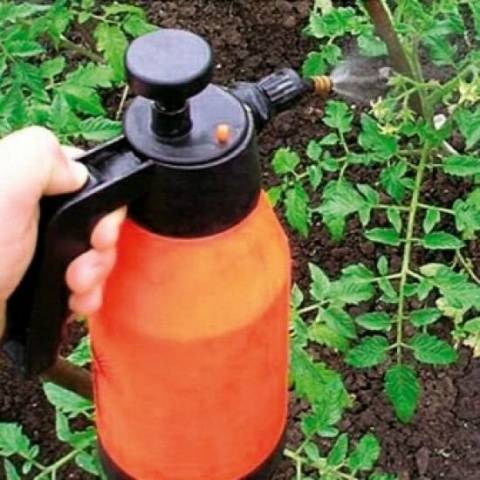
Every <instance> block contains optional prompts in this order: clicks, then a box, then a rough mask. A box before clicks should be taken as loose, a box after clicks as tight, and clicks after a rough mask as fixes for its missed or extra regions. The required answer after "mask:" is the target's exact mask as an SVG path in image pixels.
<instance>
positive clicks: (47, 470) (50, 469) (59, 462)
mask: <svg viewBox="0 0 480 480" xmlns="http://www.w3.org/2000/svg"><path fill="white" fill-rule="evenodd" d="M82 450H84V448H75V449H74V450H72V451H71V452H69V453H67V455H65V456H64V457H62V458H60V460H57V461H56V462H55V463H53V464H52V465H50V466H49V467H47V468H45V469H44V470H43V471H42V473H39V474H38V475H37V476H36V477H35V478H34V479H33V480H40V479H42V478H45V477H46V476H47V475H49V474H51V473H52V474H53V473H55V472H56V471H57V470H58V469H59V468H61V467H63V465H66V464H67V463H68V462H69V461H70V460H72V458H74V457H75V456H76V455H77V454H78V453H80V452H81V451H82Z"/></svg>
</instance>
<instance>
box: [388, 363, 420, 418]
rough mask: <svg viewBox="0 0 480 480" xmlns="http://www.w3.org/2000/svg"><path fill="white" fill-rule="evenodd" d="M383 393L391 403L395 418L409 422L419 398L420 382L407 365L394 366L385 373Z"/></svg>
mask: <svg viewBox="0 0 480 480" xmlns="http://www.w3.org/2000/svg"><path fill="white" fill-rule="evenodd" d="M385 393H386V394H387V397H388V398H389V400H390V401H391V402H392V405H393V408H394V410H395V413H396V415H397V418H398V419H399V420H400V421H401V422H403V423H407V422H409V421H410V420H411V419H412V418H413V416H414V415H415V411H416V409H417V406H418V401H419V398H420V382H419V380H418V378H417V374H416V372H415V370H414V369H413V368H411V367H409V366H408V365H394V366H392V367H390V368H389V369H388V370H387V372H386V373H385Z"/></svg>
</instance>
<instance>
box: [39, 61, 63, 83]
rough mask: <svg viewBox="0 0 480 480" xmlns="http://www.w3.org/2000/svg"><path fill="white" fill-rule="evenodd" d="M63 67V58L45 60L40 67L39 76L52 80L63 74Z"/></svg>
mask: <svg viewBox="0 0 480 480" xmlns="http://www.w3.org/2000/svg"><path fill="white" fill-rule="evenodd" d="M65 65H66V60H65V57H55V58H52V59H51V60H47V61H45V62H43V63H42V64H41V65H40V74H41V75H42V77H43V78H48V79H50V80H52V79H53V78H55V77H56V76H57V75H60V74H61V73H62V72H63V70H64V69H65Z"/></svg>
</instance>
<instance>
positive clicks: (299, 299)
mask: <svg viewBox="0 0 480 480" xmlns="http://www.w3.org/2000/svg"><path fill="white" fill-rule="evenodd" d="M291 298H292V306H293V308H299V307H300V306H301V305H302V303H303V300H304V295H303V292H302V290H301V289H300V287H299V286H298V284H297V283H294V284H293V287H292V294H291Z"/></svg>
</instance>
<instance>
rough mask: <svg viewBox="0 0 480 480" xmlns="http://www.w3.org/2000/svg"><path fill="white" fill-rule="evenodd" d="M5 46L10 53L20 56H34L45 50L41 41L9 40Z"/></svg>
mask: <svg viewBox="0 0 480 480" xmlns="http://www.w3.org/2000/svg"><path fill="white" fill-rule="evenodd" d="M5 47H6V50H7V52H8V54H9V55H11V56H13V57H19V58H27V57H34V56H35V55H39V54H41V53H43V51H44V49H43V47H42V46H41V45H40V44H39V43H37V42H33V41H28V40H15V41H12V42H8V43H7V44H6V45H5Z"/></svg>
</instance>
